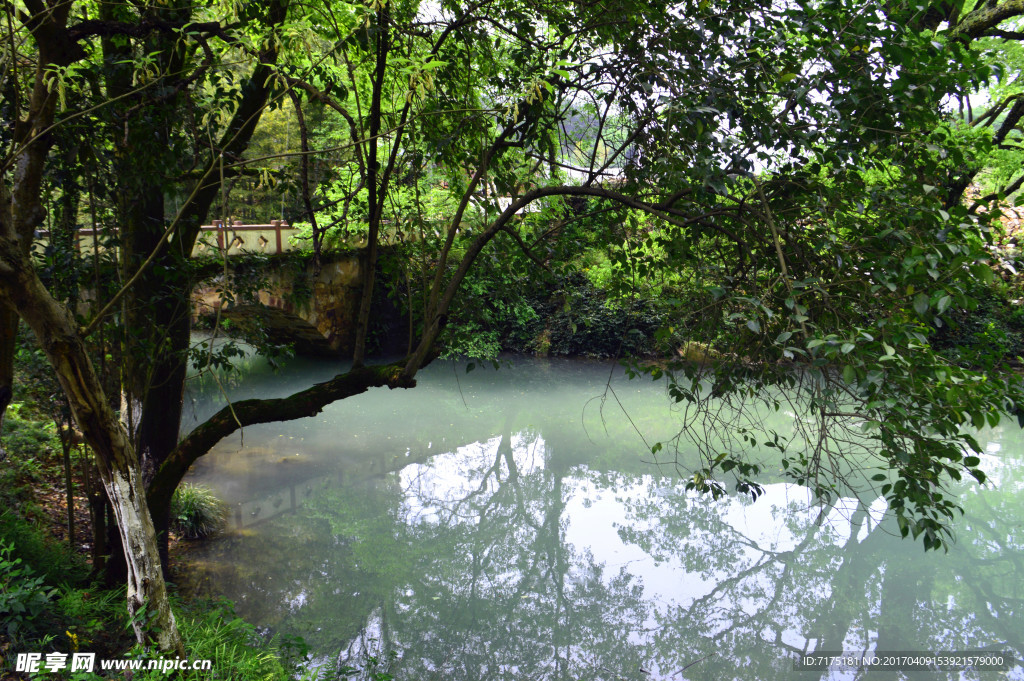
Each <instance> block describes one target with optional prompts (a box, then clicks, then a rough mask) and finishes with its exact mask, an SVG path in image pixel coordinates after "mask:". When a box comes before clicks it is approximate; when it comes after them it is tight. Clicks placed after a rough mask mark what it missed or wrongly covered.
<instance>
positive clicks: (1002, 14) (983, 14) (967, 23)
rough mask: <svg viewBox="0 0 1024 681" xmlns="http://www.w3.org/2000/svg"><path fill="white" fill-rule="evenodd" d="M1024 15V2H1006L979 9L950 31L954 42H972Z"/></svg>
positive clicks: (1009, 0) (1017, 0) (1007, 0)
mask: <svg viewBox="0 0 1024 681" xmlns="http://www.w3.org/2000/svg"><path fill="white" fill-rule="evenodd" d="M1022 14H1024V0H1006V1H1005V2H1001V3H999V4H997V5H985V6H982V7H979V8H978V9H976V10H974V11H973V12H970V13H968V14H967V16H965V17H963V19H961V20H960V23H958V24H957V25H956V26H955V27H953V29H952V30H951V31H950V37H951V38H953V39H954V40H963V41H965V42H966V41H971V40H974V39H976V38H980V37H981V36H983V35H984V34H985V33H986V32H989V31H991V29H993V28H995V27H996V26H997V25H999V24H1000V23H1002V22H1003V21H1006V20H1007V19H1011V18H1013V17H1017V16H1021V15H1022Z"/></svg>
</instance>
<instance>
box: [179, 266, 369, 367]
mask: <svg viewBox="0 0 1024 681" xmlns="http://www.w3.org/2000/svg"><path fill="white" fill-rule="evenodd" d="M235 264H236V263H235V262H232V261H229V263H228V268H229V271H228V273H227V275H226V276H225V275H224V274H219V275H216V276H214V277H213V278H211V279H207V280H206V281H204V282H203V284H201V285H200V286H198V287H197V288H196V289H195V290H194V291H193V293H192V309H193V315H194V316H195V317H197V318H200V317H206V318H209V317H217V316H218V315H219V316H220V318H222V319H229V320H231V321H233V322H235V323H238V324H241V325H245V324H254V323H259V324H261V325H262V328H263V330H264V331H265V332H266V334H267V336H268V338H269V339H270V340H271V341H272V342H275V343H292V344H294V346H295V350H296V352H297V353H299V354H307V355H348V354H351V352H352V349H353V342H354V340H355V338H354V336H355V334H354V330H355V319H356V315H357V314H358V311H359V298H360V293H361V291H362V276H363V275H362V272H363V259H362V254H361V253H360V252H357V251H351V252H341V253H324V255H323V258H322V260H321V267H320V271H319V272H317V273H314V271H313V265H312V262H308V263H306V264H301V263H300V262H298V261H290V262H289V261H284V260H282V259H276V258H274V259H271V260H270V261H269V262H267V263H266V264H261V265H260V266H259V267H258V268H252V267H250V266H245V265H242V264H241V262H240V261H238V262H237V264H238V265H240V266H238V267H233V265H235ZM242 290H247V291H249V294H248V295H246V296H244V297H243V295H242V293H241V291H242Z"/></svg>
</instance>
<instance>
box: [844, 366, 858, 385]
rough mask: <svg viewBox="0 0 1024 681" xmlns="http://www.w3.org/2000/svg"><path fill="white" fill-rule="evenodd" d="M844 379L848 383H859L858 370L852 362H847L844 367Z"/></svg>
mask: <svg viewBox="0 0 1024 681" xmlns="http://www.w3.org/2000/svg"><path fill="white" fill-rule="evenodd" d="M843 381H845V382H846V384H847V385H854V384H856V383H857V370H856V369H854V368H853V365H852V364H847V365H846V366H844V367H843Z"/></svg>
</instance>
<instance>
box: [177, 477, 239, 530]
mask: <svg viewBox="0 0 1024 681" xmlns="http://www.w3.org/2000/svg"><path fill="white" fill-rule="evenodd" d="M226 520H227V509H226V507H225V506H224V502H222V501H221V500H220V499H218V498H217V497H216V496H214V494H213V492H211V491H210V490H209V489H207V488H206V487H201V486H199V485H193V484H191V483H185V484H184V485H182V486H180V487H179V488H178V489H176V490H174V496H173V497H172V498H171V528H172V529H173V530H175V531H176V532H178V533H180V534H181V535H182V536H184V537H187V538H189V539H201V538H203V537H208V536H210V535H211V534H213V533H214V532H216V531H218V530H220V529H222V528H223V527H224V523H225V521H226Z"/></svg>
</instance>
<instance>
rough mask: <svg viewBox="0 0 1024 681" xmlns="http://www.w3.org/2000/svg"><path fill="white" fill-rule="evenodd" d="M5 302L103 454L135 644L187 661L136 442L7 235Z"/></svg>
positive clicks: (62, 315)
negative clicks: (134, 446)
mask: <svg viewBox="0 0 1024 681" xmlns="http://www.w3.org/2000/svg"><path fill="white" fill-rule="evenodd" d="M0 295H2V296H4V297H6V298H7V299H8V300H9V301H11V303H12V304H13V306H14V307H15V308H16V309H17V310H18V313H19V314H20V315H21V318H22V319H24V320H25V322H26V323H27V324H28V326H29V327H30V328H31V329H32V331H33V333H34V334H35V335H36V338H38V340H39V345H40V347H42V349H43V351H44V352H45V353H46V356H47V358H48V359H49V361H50V364H51V366H52V367H53V370H54V372H55V373H56V375H57V379H58V380H59V381H60V384H61V386H62V387H63V389H64V393H65V394H66V395H67V397H68V402H69V403H70V405H71V411H72V413H73V414H74V416H75V421H76V422H77V423H78V425H79V427H80V428H81V429H82V432H83V433H84V435H85V438H86V441H87V442H88V443H89V446H90V447H92V449H93V451H94V452H95V453H96V461H97V466H98V468H99V472H100V477H101V479H102V481H103V487H104V488H105V489H106V491H107V496H108V497H109V498H110V501H111V503H112V505H113V509H114V514H115V517H116V518H117V526H118V529H119V532H120V535H121V540H122V542H123V544H124V554H125V560H126V561H127V565H128V611H129V614H130V615H131V617H132V626H133V627H134V629H135V635H136V638H137V639H138V640H139V641H140V642H141V643H144V644H146V645H150V644H155V645H156V646H157V647H158V648H159V649H160V650H161V651H164V652H168V653H177V654H178V655H182V656H183V655H184V647H183V645H182V641H181V635H180V634H179V633H178V628H177V625H176V623H175V621H174V614H173V613H172V612H171V606H170V602H169V600H168V598H167V586H166V584H165V582H164V578H163V572H162V570H161V568H160V558H159V552H158V550H157V542H156V534H155V532H154V529H153V523H152V521H151V520H150V517H149V509H148V508H147V506H146V493H145V487H144V486H143V484H142V472H141V470H140V467H139V463H138V458H137V457H136V455H135V451H134V450H133V449H132V446H131V442H130V441H129V439H128V437H127V434H126V433H125V431H124V429H123V428H122V426H121V423H120V421H119V420H118V418H117V416H116V415H115V414H114V411H113V410H112V409H111V408H110V405H109V403H108V402H107V399H106V396H105V395H104V393H103V389H102V386H101V384H100V380H99V377H98V376H97V374H96V371H95V370H94V369H93V366H92V363H91V362H90V361H89V356H88V354H87V353H86V349H85V344H84V343H83V342H82V339H81V338H80V337H79V335H78V333H77V327H76V325H75V322H74V319H73V318H72V317H71V315H70V314H69V313H68V312H67V310H65V309H64V308H63V307H62V306H61V305H60V304H59V303H57V301H55V300H54V299H53V297H51V296H50V294H49V293H48V292H47V290H46V289H45V287H44V286H43V284H42V282H41V281H40V280H39V277H38V276H37V275H36V273H35V270H34V269H33V268H32V265H31V262H30V261H29V259H28V258H25V257H24V256H23V255H22V254H21V253H20V252H19V249H18V244H17V241H16V240H14V239H10V238H8V237H7V235H5V234H2V233H0Z"/></svg>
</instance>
